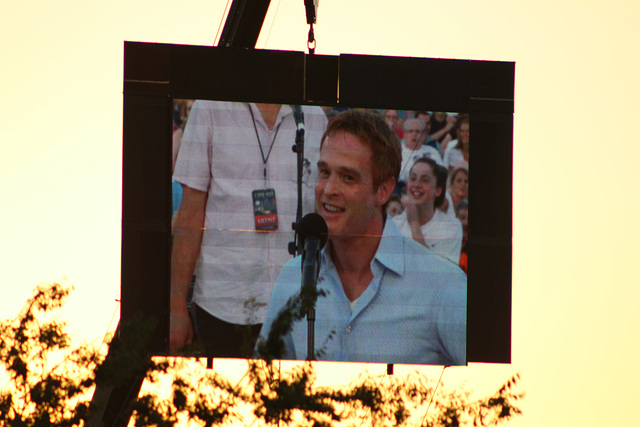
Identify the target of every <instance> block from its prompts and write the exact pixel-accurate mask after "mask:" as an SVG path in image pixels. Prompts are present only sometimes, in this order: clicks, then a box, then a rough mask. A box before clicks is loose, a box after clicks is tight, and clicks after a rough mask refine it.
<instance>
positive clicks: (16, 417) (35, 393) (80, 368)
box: [0, 283, 101, 426]
mask: <svg viewBox="0 0 640 427" xmlns="http://www.w3.org/2000/svg"><path fill="white" fill-rule="evenodd" d="M69 291H70V289H69V288H68V287H63V286H61V285H60V284H57V283H56V284H53V285H49V286H39V287H38V288H37V289H36V290H35V292H34V295H33V296H32V297H31V298H30V299H29V300H27V303H26V305H25V307H24V308H23V310H22V311H21V312H20V313H19V315H18V316H17V317H16V318H15V319H12V320H5V321H2V322H0V369H1V371H2V372H0V375H3V376H6V377H7V380H8V381H4V382H3V383H4V384H5V385H4V386H3V387H2V389H1V390H0V425H7V426H51V425H56V426H72V425H78V424H79V423H80V422H81V421H82V420H84V419H86V417H87V414H88V409H89V404H90V398H91V396H90V395H88V391H89V390H90V388H91V387H92V386H93V384H94V381H95V373H94V372H95V367H96V364H97V363H99V362H100V360H101V358H100V357H99V355H98V353H97V351H96V350H95V349H93V348H91V347H79V348H71V347H70V338H69V336H68V335H67V333H66V332H65V331H64V329H65V326H66V325H65V324H64V323H62V322H59V321H57V320H55V319H48V320H44V318H45V317H47V316H45V315H46V314H48V313H50V312H51V311H52V310H54V309H57V308H59V307H60V306H61V305H62V304H63V302H64V300H65V298H66V297H67V295H68V294H69Z"/></svg>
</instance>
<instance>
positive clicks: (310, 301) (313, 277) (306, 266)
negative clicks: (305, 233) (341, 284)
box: [300, 236, 321, 360]
mask: <svg viewBox="0 0 640 427" xmlns="http://www.w3.org/2000/svg"><path fill="white" fill-rule="evenodd" d="M320 249H321V244H320V239H318V238H317V237H315V236H310V237H308V238H307V239H306V240H305V242H304V259H303V261H302V289H301V292H300V296H301V297H302V305H303V307H305V306H306V307H307V360H315V320H316V309H315V305H316V298H317V296H316V283H317V279H318V272H319V268H320V259H319V258H320Z"/></svg>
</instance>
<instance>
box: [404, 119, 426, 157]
mask: <svg viewBox="0 0 640 427" xmlns="http://www.w3.org/2000/svg"><path fill="white" fill-rule="evenodd" d="M422 136H424V137H425V139H426V134H425V133H424V132H423V131H422V129H421V127H420V123H418V121H417V120H410V121H407V123H406V124H405V129H404V143H405V146H406V147H407V148H409V149H410V150H415V149H418V148H420V147H421V146H422Z"/></svg>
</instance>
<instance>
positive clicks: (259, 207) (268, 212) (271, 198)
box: [251, 188, 278, 231]
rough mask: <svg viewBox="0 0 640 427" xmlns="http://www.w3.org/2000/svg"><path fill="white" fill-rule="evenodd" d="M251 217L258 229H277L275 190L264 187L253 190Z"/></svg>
mask: <svg viewBox="0 0 640 427" xmlns="http://www.w3.org/2000/svg"><path fill="white" fill-rule="evenodd" d="M251 195H252V196H253V217H254V219H255V223H256V230H258V231H273V230H277V229H278V209H277V205H276V190H274V189H273V188H265V189H262V190H253V192H252V193H251Z"/></svg>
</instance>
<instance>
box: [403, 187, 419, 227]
mask: <svg viewBox="0 0 640 427" xmlns="http://www.w3.org/2000/svg"><path fill="white" fill-rule="evenodd" d="M400 201H401V202H402V206H404V209H405V212H407V221H408V222H409V224H411V223H416V222H418V205H417V204H416V200H415V199H414V198H413V197H411V196H410V195H408V194H405V195H403V196H402V198H401V199H400Z"/></svg>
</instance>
